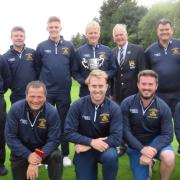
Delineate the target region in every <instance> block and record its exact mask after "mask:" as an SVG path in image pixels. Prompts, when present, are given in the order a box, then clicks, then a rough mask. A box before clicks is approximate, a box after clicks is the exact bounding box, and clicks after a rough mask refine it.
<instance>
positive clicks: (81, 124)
mask: <svg viewBox="0 0 180 180" xmlns="http://www.w3.org/2000/svg"><path fill="white" fill-rule="evenodd" d="M87 81H88V88H89V91H90V96H85V97H82V98H80V99H79V100H77V101H76V102H74V103H73V105H72V106H71V108H70V110H69V112H68V115H67V117H66V118H67V119H66V121H65V122H66V123H65V136H66V138H67V140H69V141H71V142H73V143H75V151H76V153H75V156H74V164H75V171H76V179H77V180H97V163H98V162H100V163H102V170H103V173H102V174H103V179H104V180H115V179H116V175H117V171H118V154H117V151H116V148H115V147H116V146H118V145H119V144H120V142H121V138H122V115H121V110H120V107H119V106H118V105H117V104H116V103H115V102H112V101H111V100H109V99H108V98H107V97H106V91H107V89H108V84H107V74H106V73H105V72H104V71H101V70H93V71H92V72H91V73H90V74H89V77H88V80H87Z"/></svg>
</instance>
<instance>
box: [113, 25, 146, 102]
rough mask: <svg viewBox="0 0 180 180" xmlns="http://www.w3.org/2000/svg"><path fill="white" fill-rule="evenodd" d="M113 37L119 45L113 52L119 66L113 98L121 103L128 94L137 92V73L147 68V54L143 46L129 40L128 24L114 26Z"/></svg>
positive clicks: (114, 83) (114, 81) (114, 80)
mask: <svg viewBox="0 0 180 180" xmlns="http://www.w3.org/2000/svg"><path fill="white" fill-rule="evenodd" d="M113 39H114V42H115V43H116V44H117V47H116V48H114V49H112V52H113V54H114V55H115V57H116V64H117V67H118V68H117V74H116V75H115V77H114V79H113V99H114V100H115V101H116V102H118V103H120V102H121V101H122V100H123V99H124V98H126V97H127V96H130V95H132V94H135V93H137V91H138V90H137V74H138V73H139V71H141V70H143V69H145V55H144V50H143V47H141V46H139V45H136V44H132V43H130V42H128V33H127V30H126V25H124V24H116V25H115V26H114V28H113Z"/></svg>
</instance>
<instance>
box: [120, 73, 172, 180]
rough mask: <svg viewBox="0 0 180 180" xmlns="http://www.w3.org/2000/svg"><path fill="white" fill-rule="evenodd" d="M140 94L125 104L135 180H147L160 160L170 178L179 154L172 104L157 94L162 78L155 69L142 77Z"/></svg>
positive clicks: (164, 174) (162, 173)
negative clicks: (176, 151)
mask: <svg viewBox="0 0 180 180" xmlns="http://www.w3.org/2000/svg"><path fill="white" fill-rule="evenodd" d="M137 86H138V90H139V93H137V94H135V95H132V96H129V97H127V98H126V99H125V100H124V101H123V102H122V104H121V108H122V113H123V120H124V136H125V140H126V141H127V143H128V145H129V148H128V150H127V153H128V155H129V157H130V164H131V169H132V171H133V177H134V180H147V179H148V177H149V176H150V174H149V168H150V169H151V166H152V165H153V160H154V158H157V159H160V176H161V180H168V179H170V177H171V175H172V172H173V169H174V166H175V154H174V151H173V149H172V146H171V145H170V143H171V142H172V139H173V126H172V116H171V112H170V108H169V107H168V105H167V104H166V103H165V102H164V101H163V100H162V99H160V98H159V97H158V96H156V95H155V93H156V90H157V87H158V75H157V74H156V73H155V72H154V71H152V70H144V71H141V72H139V74H138V83H137Z"/></svg>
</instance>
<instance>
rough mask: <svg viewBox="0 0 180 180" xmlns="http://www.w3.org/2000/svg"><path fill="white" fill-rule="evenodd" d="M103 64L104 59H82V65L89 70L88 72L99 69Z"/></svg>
mask: <svg viewBox="0 0 180 180" xmlns="http://www.w3.org/2000/svg"><path fill="white" fill-rule="evenodd" d="M103 62H104V58H91V59H88V60H87V59H85V58H83V61H82V65H83V66H84V67H85V68H87V69H89V70H90V71H92V70H94V69H99V68H100V67H101V66H102V65H103Z"/></svg>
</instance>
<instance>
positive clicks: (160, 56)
mask: <svg viewBox="0 0 180 180" xmlns="http://www.w3.org/2000/svg"><path fill="white" fill-rule="evenodd" d="M145 55H146V60H147V68H149V69H152V70H154V71H156V72H157V73H158V75H159V86H158V92H160V93H174V92H180V83H178V82H180V81H179V77H180V40H177V39H172V40H171V41H170V42H169V45H168V47H167V49H166V48H164V47H163V46H162V45H161V44H160V42H159V41H158V42H155V43H154V44H152V45H150V46H149V47H148V48H147V49H146V51H145Z"/></svg>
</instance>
